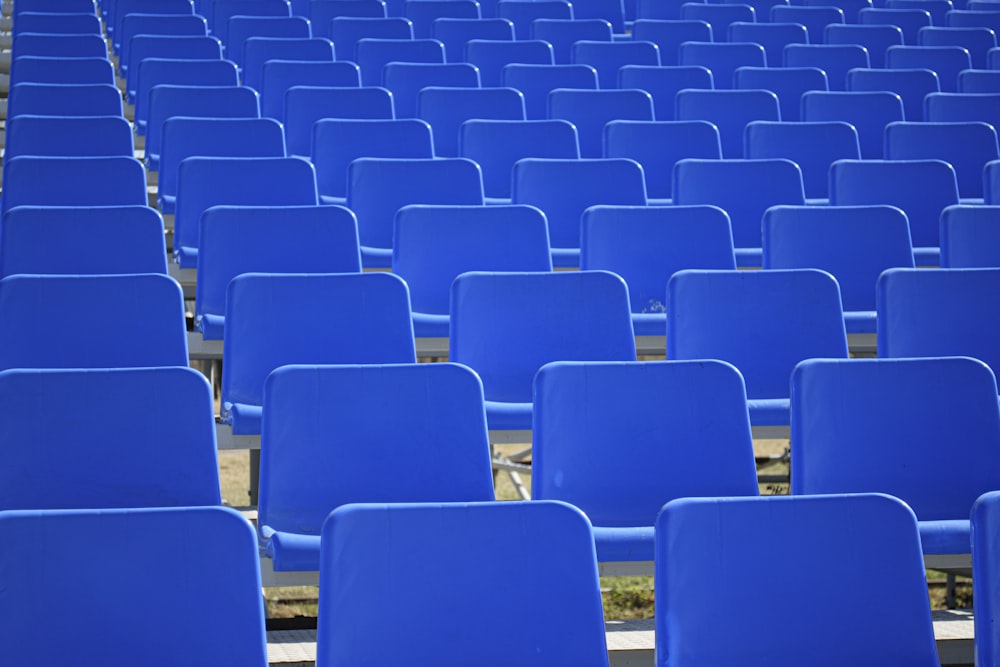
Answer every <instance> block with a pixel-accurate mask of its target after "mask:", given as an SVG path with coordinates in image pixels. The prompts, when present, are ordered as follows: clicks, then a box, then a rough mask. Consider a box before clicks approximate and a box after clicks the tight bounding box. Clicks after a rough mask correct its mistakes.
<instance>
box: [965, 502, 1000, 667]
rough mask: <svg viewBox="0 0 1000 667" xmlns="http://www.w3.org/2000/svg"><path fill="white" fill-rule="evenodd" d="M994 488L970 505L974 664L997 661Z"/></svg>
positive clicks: (988, 663)
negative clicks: (973, 599) (973, 596)
mask: <svg viewBox="0 0 1000 667" xmlns="http://www.w3.org/2000/svg"><path fill="white" fill-rule="evenodd" d="M998 496H1000V494H998V493H997V492H996V491H990V492H989V493H984V494H983V495H982V496H980V497H979V499H978V500H976V502H975V503H974V504H973V505H972V519H971V523H972V577H973V579H972V590H973V594H974V595H975V596H976V599H975V605H974V606H975V616H974V619H973V621H974V624H975V652H976V664H977V665H996V664H997V643H998V637H997V631H996V627H995V625H994V623H993V622H992V620H993V617H994V609H996V604H997V602H996V600H997V575H996V554H997V545H996V541H997V538H996V535H997V512H996V507H997V502H998Z"/></svg>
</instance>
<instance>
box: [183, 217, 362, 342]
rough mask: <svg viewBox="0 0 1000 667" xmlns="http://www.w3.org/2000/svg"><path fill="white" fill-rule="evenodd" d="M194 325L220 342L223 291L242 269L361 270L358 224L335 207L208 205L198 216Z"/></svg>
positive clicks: (288, 270)
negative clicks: (199, 219)
mask: <svg viewBox="0 0 1000 667" xmlns="http://www.w3.org/2000/svg"><path fill="white" fill-rule="evenodd" d="M198 250H199V252H198V282H197V288H196V290H197V291H196V293H195V311H194V325H195V330H197V331H200V332H201V334H202V337H203V339H204V340H223V338H224V335H223V334H224V331H225V315H226V289H227V288H228V286H229V282H230V281H231V280H232V279H233V278H235V277H236V276H239V275H241V274H244V273H351V272H360V271H361V251H360V248H359V246H358V223H357V221H356V220H355V218H354V214H353V213H351V212H350V211H349V210H348V209H346V208H343V207H341V206H260V207H256V206H255V207H250V206H213V207H211V208H209V209H207V210H206V211H205V212H204V213H203V214H202V216H201V226H200V236H199V237H198Z"/></svg>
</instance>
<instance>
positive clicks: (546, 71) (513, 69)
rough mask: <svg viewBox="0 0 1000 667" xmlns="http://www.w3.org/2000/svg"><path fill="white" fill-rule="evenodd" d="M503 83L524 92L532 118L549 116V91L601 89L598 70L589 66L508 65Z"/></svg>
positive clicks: (529, 115) (525, 105) (529, 118)
mask: <svg viewBox="0 0 1000 667" xmlns="http://www.w3.org/2000/svg"><path fill="white" fill-rule="evenodd" d="M500 78H501V81H502V83H503V85H505V86H509V87H511V88H517V89H518V90H520V91H521V93H522V94H523V95H524V110H525V113H526V115H527V118H528V120H545V119H547V118H548V105H549V93H550V92H552V91H553V90H556V89H558V88H578V89H581V90H597V70H595V69H594V68H593V67H591V66H589V65H519V64H513V65H507V66H506V67H504V68H503V72H502V74H501V77H500Z"/></svg>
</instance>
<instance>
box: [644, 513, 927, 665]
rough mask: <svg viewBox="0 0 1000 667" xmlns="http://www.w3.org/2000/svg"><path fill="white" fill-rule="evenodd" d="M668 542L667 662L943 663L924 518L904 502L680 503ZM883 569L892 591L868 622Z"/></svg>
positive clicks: (660, 596) (662, 576) (661, 561)
mask: <svg viewBox="0 0 1000 667" xmlns="http://www.w3.org/2000/svg"><path fill="white" fill-rule="evenodd" d="M656 546H657V561H656V563H657V564H656V611H657V613H656V635H657V637H656V654H657V655H656V664H657V665H658V667H688V666H689V665H737V664H738V665H744V666H747V667H757V666H761V667H762V666H764V665H769V666H771V667H792V666H795V665H801V664H802V663H804V662H808V663H810V664H824V665H855V666H857V667H875V666H877V665H890V664H891V665H910V666H911V667H934V665H937V664H939V663H938V655H937V650H936V648H935V643H934V629H933V626H932V624H931V612H930V604H929V601H928V598H927V582H926V575H925V573H924V561H923V558H922V557H921V551H920V541H919V537H918V535H917V521H916V518H915V517H914V516H913V512H912V511H911V510H910V509H909V508H907V507H906V506H905V505H904V504H903V503H901V502H900V501H899V500H896V499H895V498H890V497H888V496H879V495H856V496H811V497H764V498H720V499H682V500H675V501H673V502H671V503H668V504H667V506H666V507H664V508H663V511H662V512H661V513H660V516H659V518H658V519H657V524H656ZM872 576H877V577H878V581H879V584H880V587H881V590H882V591H884V592H885V595H884V596H882V595H880V596H878V599H877V600H872V601H871V604H869V605H868V606H867V612H866V613H865V620H864V622H863V623H858V622H857V620H858V619H857V617H856V616H855V613H854V612H855V611H856V609H857V600H858V598H859V597H864V596H865V590H866V589H867V583H866V582H867V581H870V580H869V579H868V577H872ZM720 627H724V628H727V637H728V638H727V640H726V641H720V638H719V628H720ZM774 628H781V629H782V630H781V632H780V633H778V634H777V635H776V634H775V632H774Z"/></svg>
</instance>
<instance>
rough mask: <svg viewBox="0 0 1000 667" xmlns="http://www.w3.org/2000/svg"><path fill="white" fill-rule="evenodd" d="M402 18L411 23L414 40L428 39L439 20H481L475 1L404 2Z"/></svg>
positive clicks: (477, 4) (436, 0)
mask: <svg viewBox="0 0 1000 667" xmlns="http://www.w3.org/2000/svg"><path fill="white" fill-rule="evenodd" d="M403 16H405V17H406V18H407V19H409V20H410V21H411V22H412V23H413V37H414V38H416V39H428V38H430V37H431V32H432V30H433V26H434V21H435V20H436V19H439V18H453V19H478V18H481V16H480V13H479V3H478V2H475V0H404V2H403Z"/></svg>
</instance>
